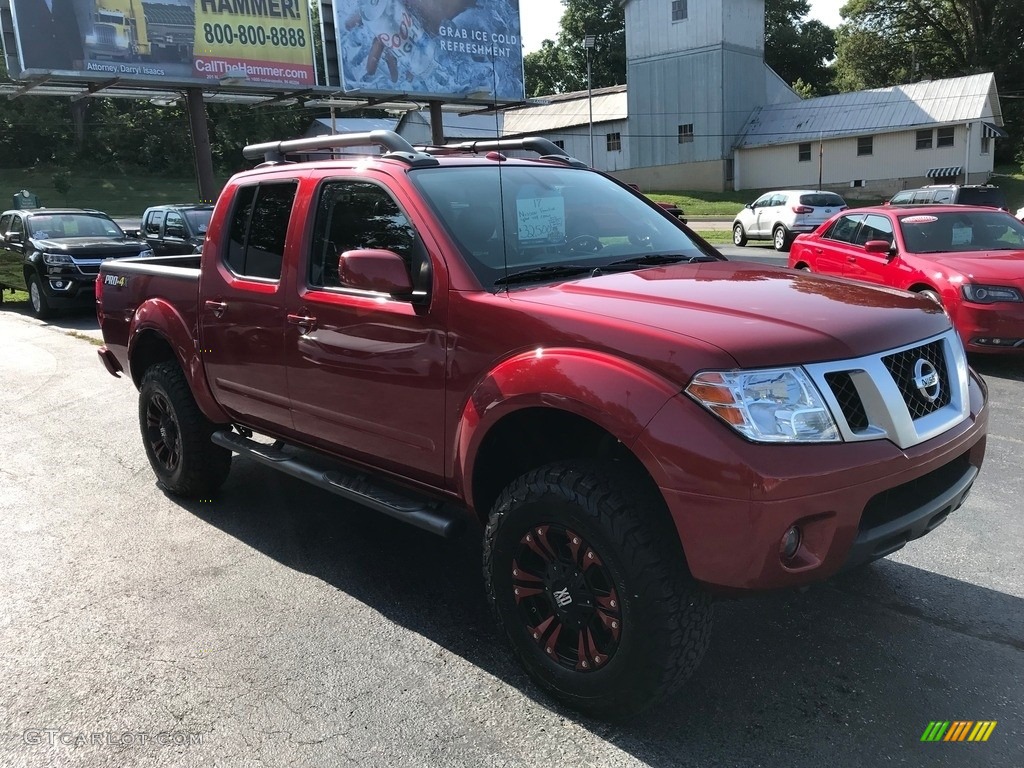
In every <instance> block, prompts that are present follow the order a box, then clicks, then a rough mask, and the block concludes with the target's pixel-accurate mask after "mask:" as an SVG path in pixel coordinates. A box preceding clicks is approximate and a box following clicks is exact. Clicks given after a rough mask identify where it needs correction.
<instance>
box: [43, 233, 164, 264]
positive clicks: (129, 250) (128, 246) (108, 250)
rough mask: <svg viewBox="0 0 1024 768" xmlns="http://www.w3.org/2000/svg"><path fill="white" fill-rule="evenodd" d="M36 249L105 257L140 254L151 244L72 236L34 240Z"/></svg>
mask: <svg viewBox="0 0 1024 768" xmlns="http://www.w3.org/2000/svg"><path fill="white" fill-rule="evenodd" d="M32 244H33V245H34V246H35V248H36V250H39V251H44V252H46V253H66V254H67V255H68V256H70V257H72V258H75V259H78V258H94V259H103V258H110V257H118V256H138V255H139V253H141V252H142V251H144V250H146V249H147V248H148V247H149V246H148V245H147V244H146V243H142V242H139V241H137V240H111V239H109V238H102V237H72V238H66V239H65V238H61V239H52V240H35V239H33V240H32Z"/></svg>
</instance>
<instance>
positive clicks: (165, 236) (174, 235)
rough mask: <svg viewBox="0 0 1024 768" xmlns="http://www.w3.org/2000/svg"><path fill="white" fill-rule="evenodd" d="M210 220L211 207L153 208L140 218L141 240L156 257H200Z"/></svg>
mask: <svg viewBox="0 0 1024 768" xmlns="http://www.w3.org/2000/svg"><path fill="white" fill-rule="evenodd" d="M211 216H213V206H212V205H203V204H198V203H183V204H176V205H156V206H153V207H151V208H147V209H146V212H145V213H144V214H142V231H141V237H142V238H144V239H145V241H146V242H147V243H149V247H150V248H152V249H153V252H154V253H156V255H157V256H174V255H178V254H182V255H184V254H189V253H201V252H202V250H203V240H204V239H206V228H207V227H208V226H210V217H211Z"/></svg>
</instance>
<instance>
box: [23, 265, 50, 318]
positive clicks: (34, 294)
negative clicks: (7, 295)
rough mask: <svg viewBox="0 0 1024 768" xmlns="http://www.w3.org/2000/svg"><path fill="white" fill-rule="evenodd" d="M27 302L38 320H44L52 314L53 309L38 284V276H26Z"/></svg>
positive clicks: (39, 283) (40, 285)
mask: <svg viewBox="0 0 1024 768" xmlns="http://www.w3.org/2000/svg"><path fill="white" fill-rule="evenodd" d="M28 300H29V303H30V304H31V305H32V314H33V315H35V316H36V317H38V318H39V319H40V320H45V319H46V318H48V317H50V316H51V315H52V314H53V309H52V308H51V307H50V302H48V301H47V300H46V294H45V293H43V284H42V283H41V282H39V276H38V275H34V274H31V275H29V276H28Z"/></svg>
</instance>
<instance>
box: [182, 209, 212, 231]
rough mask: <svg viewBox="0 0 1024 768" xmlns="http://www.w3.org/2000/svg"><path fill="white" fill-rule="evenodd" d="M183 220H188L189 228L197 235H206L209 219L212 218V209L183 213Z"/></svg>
mask: <svg viewBox="0 0 1024 768" xmlns="http://www.w3.org/2000/svg"><path fill="white" fill-rule="evenodd" d="M183 213H184V214H185V218H186V219H188V223H189V226H190V227H191V228H192V231H193V232H196V233H197V234H201V235H203V234H206V230H207V229H208V228H209V226H210V219H211V218H212V217H213V209H212V208H209V209H206V208H199V209H194V210H190V211H188V210H187V211H183Z"/></svg>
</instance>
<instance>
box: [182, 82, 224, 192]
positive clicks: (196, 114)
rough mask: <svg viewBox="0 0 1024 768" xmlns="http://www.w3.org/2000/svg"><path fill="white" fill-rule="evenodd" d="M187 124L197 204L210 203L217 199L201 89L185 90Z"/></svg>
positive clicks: (204, 104) (208, 132) (211, 152)
mask: <svg viewBox="0 0 1024 768" xmlns="http://www.w3.org/2000/svg"><path fill="white" fill-rule="evenodd" d="M185 103H186V104H187V105H188V124H189V128H190V129H191V131H192V152H193V156H194V158H195V163H196V181H197V182H198V184H199V202H201V203H212V202H213V201H214V200H216V199H217V189H216V183H215V182H214V179H213V151H212V150H211V149H210V131H209V129H208V128H207V125H206V103H205V102H204V101H203V89H202V88H186V89H185Z"/></svg>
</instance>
